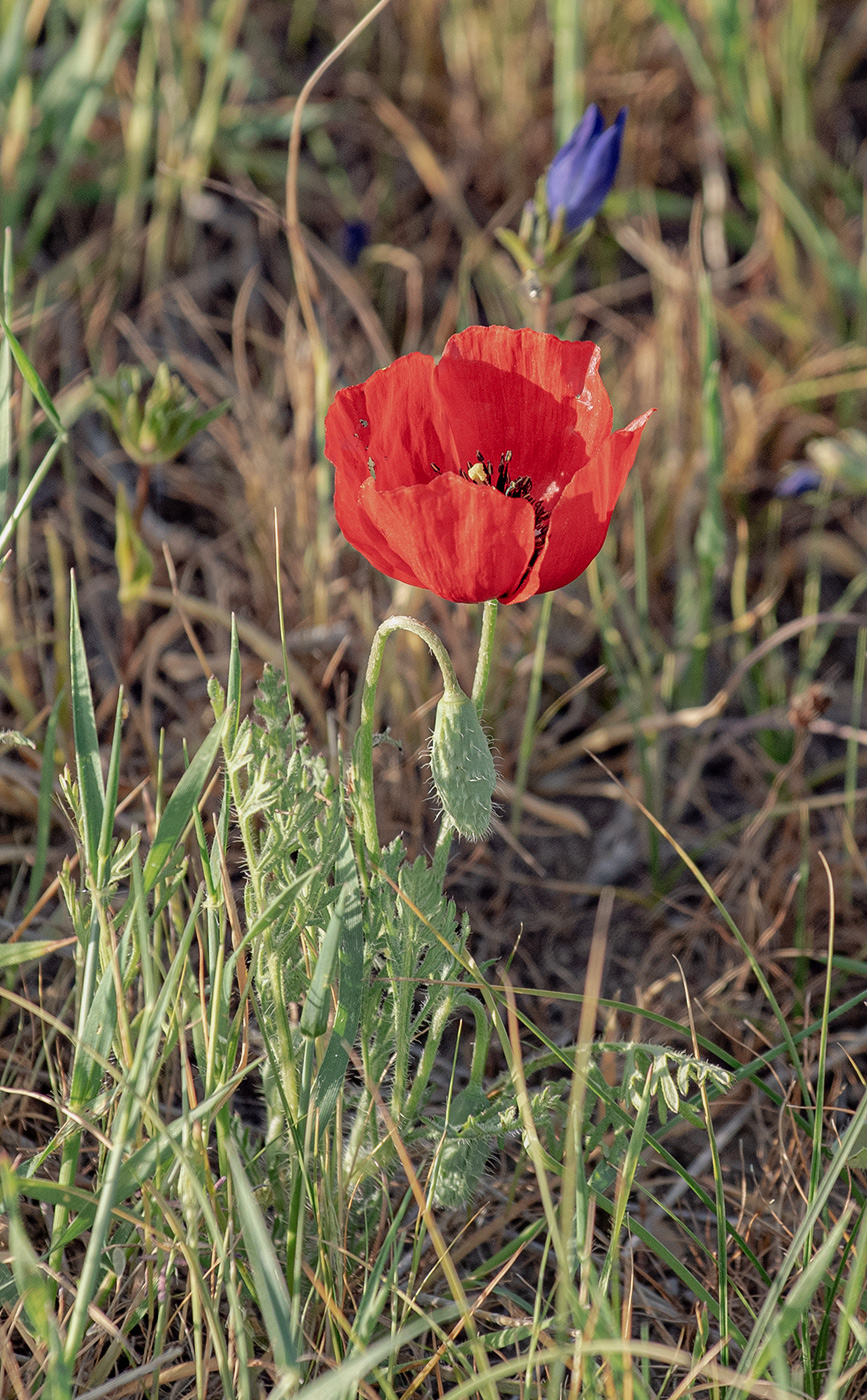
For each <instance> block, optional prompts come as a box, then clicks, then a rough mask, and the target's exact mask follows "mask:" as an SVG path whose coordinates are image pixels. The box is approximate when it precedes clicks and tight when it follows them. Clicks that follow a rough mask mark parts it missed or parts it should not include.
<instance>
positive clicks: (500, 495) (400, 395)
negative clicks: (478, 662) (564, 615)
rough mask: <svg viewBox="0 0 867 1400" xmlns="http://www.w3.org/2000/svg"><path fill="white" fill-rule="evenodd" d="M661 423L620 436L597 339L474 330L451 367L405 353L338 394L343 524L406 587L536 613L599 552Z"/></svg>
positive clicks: (331, 420) (328, 434)
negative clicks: (536, 602)
mask: <svg viewBox="0 0 867 1400" xmlns="http://www.w3.org/2000/svg"><path fill="white" fill-rule="evenodd" d="M651 411H652V410H651ZM648 417H649V414H648V413H645V414H643V415H642V416H641V418H636V420H635V422H634V423H630V425H629V427H628V428H623V429H622V430H621V431H620V432H617V433H612V431H611V419H612V414H611V404H610V402H609V399H608V395H607V394H606V392H605V388H604V386H603V384H602V380H601V378H600V377H599V349H598V347H597V346H595V345H593V344H592V343H591V342H590V341H577V342H576V341H562V340H558V339H557V338H556V336H553V335H542V334H540V333H539V332H538V331H528V330H520V331H513V330H507V329H506V328H505V327H504V326H472V327H470V329H469V330H465V331H462V332H461V333H460V334H459V335H454V336H452V338H451V340H450V341H449V342H448V344H447V345H446V348H445V350H444V351H443V355H442V359H441V360H440V361H439V363H438V364H436V363H435V362H434V360H433V359H432V358H431V356H430V355H419V354H414V355H405V356H403V357H402V358H401V359H399V360H396V361H395V362H394V364H393V365H389V367H388V368H387V369H382V370H379V371H378V372H377V373H376V374H374V375H372V376H371V378H370V379H368V380H367V381H366V382H365V383H364V384H356V385H354V386H353V387H352V388H350V389H341V390H340V392H339V393H338V394H337V397H336V398H335V400H334V403H333V404H332V405H331V408H330V409H329V410H328V416H327V418H326V420H325V452H326V455H327V456H328V458H329V459H330V461H332V462H333V463H334V467H335V475H336V483H335V497H334V506H335V510H336V513H337V519H338V521H339V523H340V527H341V529H342V530H343V533H344V535H345V536H346V538H347V539H348V540H349V543H350V544H352V545H354V546H355V548H356V549H357V550H359V551H360V552H361V553H362V554H363V555H364V556H365V558H367V559H369V560H370V562H371V564H373V565H374V566H375V567H376V568H377V569H380V570H381V571H382V573H384V574H389V575H390V576H391V577H392V578H396V579H400V580H401V582H402V583H411V584H415V585H417V586H420V587H422V588H429V589H430V590H431V592H433V593H438V594H439V596H440V597H441V598H448V599H451V600H452V601H454V602H457V603H479V602H484V601H487V600H488V599H490V598H499V599H500V601H501V602H503V603H518V602H522V601H523V599H525V598H530V597H532V595H533V594H534V593H548V592H550V591H551V590H552V589H554V588H559V587H561V585H562V584H564V583H569V582H571V580H572V579H574V578H577V577H578V575H579V574H580V573H583V571H584V570H585V569H586V568H587V565H588V564H589V563H590V561H591V559H594V558H595V556H596V555H597V554H598V553H599V550H600V549H601V548H602V543H603V541H604V539H605V535H606V532H607V530H608V522H609V520H610V519H611V512H612V511H613V509H614V506H615V503H616V501H617V497H618V495H619V494H620V491H621V490H622V487H623V483H624V481H625V480H626V476H627V473H628V471H629V468H630V467H631V466H632V463H633V460H634V458H635V453H636V450H637V448H638V442H639V438H640V437H641V430H642V428H643V427H644V424H645V422H646V421H647V418H648Z"/></svg>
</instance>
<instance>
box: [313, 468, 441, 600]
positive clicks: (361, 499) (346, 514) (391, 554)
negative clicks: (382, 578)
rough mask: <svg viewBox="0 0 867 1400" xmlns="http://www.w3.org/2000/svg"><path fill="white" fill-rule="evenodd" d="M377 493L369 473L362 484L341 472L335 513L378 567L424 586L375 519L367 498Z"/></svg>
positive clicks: (355, 544)
mask: <svg viewBox="0 0 867 1400" xmlns="http://www.w3.org/2000/svg"><path fill="white" fill-rule="evenodd" d="M375 496H376V491H375V488H374V485H373V482H372V480H371V479H370V478H369V477H368V479H367V481H366V482H362V484H361V487H360V488H356V487H354V486H353V483H352V482H351V481H349V479H348V478H347V477H346V476H345V475H344V474H343V473H341V472H339V471H338V472H337V474H336V476H335V481H334V513H335V515H336V516H337V523H338V525H339V526H340V528H341V530H342V531H343V533H344V535H345V536H346V538H347V539H348V541H349V543H350V544H351V545H352V546H353V548H354V549H357V550H358V552H359V554H363V555H364V557H365V559H367V560H368V561H369V562H370V563H371V564H372V565H373V567H374V568H375V569H379V571H380V573H382V574H387V575H388V577H389V578H396V579H399V580H400V582H401V583H412V584H414V585H415V586H416V587H422V588H423V587H424V584H422V582H421V580H420V579H418V578H417V577H416V576H415V574H414V573H413V572H412V570H411V569H409V568H408V567H407V564H406V562H405V560H404V559H402V558H401V556H400V555H399V554H398V553H397V552H396V550H394V549H393V548H392V545H391V543H390V541H389V540H388V539H387V537H386V536H385V535H384V534H383V532H382V531H381V530H380V529H378V527H377V526H376V525H375V524H374V522H373V520H372V519H371V515H370V511H369V510H368V509H367V505H366V502H367V501H368V500H370V498H371V497H375Z"/></svg>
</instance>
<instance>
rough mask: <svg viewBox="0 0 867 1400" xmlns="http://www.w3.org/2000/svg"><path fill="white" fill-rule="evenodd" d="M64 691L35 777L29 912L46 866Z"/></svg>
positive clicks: (55, 707)
mask: <svg viewBox="0 0 867 1400" xmlns="http://www.w3.org/2000/svg"><path fill="white" fill-rule="evenodd" d="M63 695H64V692H63V691H61V692H60V694H59V695H58V697H57V699H56V700H55V702H54V704H53V706H52V708H51V714H50V715H49V716H48V723H47V724H46V726H45V741H44V743H43V745H42V768H41V771H40V774H39V799H38V806H37V817H36V849H35V851H34V853H33V869H32V870H31V872H30V886H29V888H28V891H27V907H26V910H25V913H29V912H30V910H31V909H32V908H33V906H34V904H35V903H36V901H37V899H38V898H39V891H40V890H41V889H42V881H43V879H44V877H45V867H46V865H47V863H48V840H49V837H50V835H51V807H52V803H53V800H54V747H55V742H56V738H57V721H58V717H59V715H60V706H61V703H62V701H63Z"/></svg>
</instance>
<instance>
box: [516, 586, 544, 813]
mask: <svg viewBox="0 0 867 1400" xmlns="http://www.w3.org/2000/svg"><path fill="white" fill-rule="evenodd" d="M553 606H554V594H553V593H545V594H543V596H542V610H541V612H540V614H539V630H538V632H537V633H536V651H535V654H534V656H533V669H532V671H531V672H530V693H529V695H528V696H527V711H526V714H525V715H524V728H523V730H522V732H521V747H520V749H519V750H518V768H517V772H516V773H515V796H514V799H513V801H512V817H511V821H510V822H509V826H510V828H511V831H512V833H513V835H517V833H518V831H519V829H520V826H521V809H522V807H523V805H524V793H525V792H526V790H527V774H528V773H529V771H530V759H531V758H532V756H533V746H534V744H535V742H536V721H537V720H538V718H539V699H540V696H541V694H542V675H543V672H544V670H545V651H546V649H547V646H548V629H549V627H550V625H551V610H552V608H553Z"/></svg>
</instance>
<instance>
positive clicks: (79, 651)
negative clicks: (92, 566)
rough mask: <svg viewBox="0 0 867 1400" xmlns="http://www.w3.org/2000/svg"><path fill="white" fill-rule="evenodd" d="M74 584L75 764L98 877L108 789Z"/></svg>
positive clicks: (89, 856)
mask: <svg viewBox="0 0 867 1400" xmlns="http://www.w3.org/2000/svg"><path fill="white" fill-rule="evenodd" d="M71 577H72V581H71V590H72V592H71V599H70V609H69V672H70V687H71V693H72V728H73V734H74V736H75V763H76V769H77V772H78V787H79V795H80V800H81V810H82V815H83V821H84V830H83V831H82V837H83V840H84V854H85V860H86V863H87V868H88V869H89V870H90V871H92V873H93V875H94V876H95V875H96V870H97V864H98V854H97V853H98V851H99V834H100V832H101V830H102V818H103V811H104V808H105V786H104V783H103V778H102V765H101V763H100V759H99V740H98V738H97V734H96V715H95V713H94V709H93V697H92V695H91V693H90V677H89V675H88V670H87V653H86V652H85V650H84V638H83V637H82V635H81V620H80V618H79V614H78V592H77V590H76V587H75V575H74V574H73V575H72V576H71Z"/></svg>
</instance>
